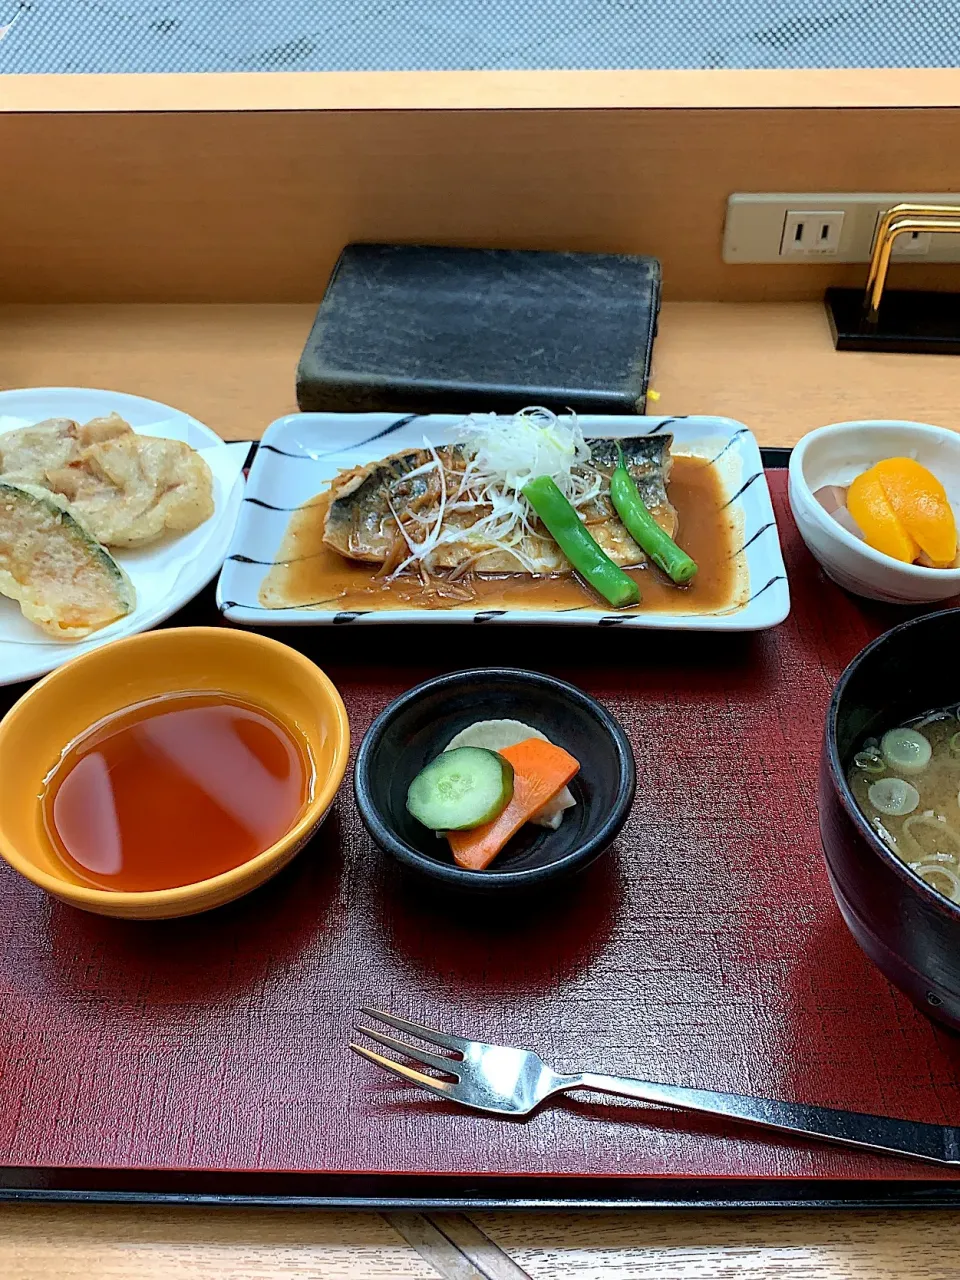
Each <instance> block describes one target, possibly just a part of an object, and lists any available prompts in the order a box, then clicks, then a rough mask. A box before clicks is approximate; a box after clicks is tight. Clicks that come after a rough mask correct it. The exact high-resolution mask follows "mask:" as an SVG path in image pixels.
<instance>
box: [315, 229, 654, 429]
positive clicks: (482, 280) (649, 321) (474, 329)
mask: <svg viewBox="0 0 960 1280" xmlns="http://www.w3.org/2000/svg"><path fill="white" fill-rule="evenodd" d="M659 307H660V263H659V262H658V261H657V260H656V258H647V257H634V256H628V255H623V254H605V253H548V252H539V251H533V250H511V249H489V250H485V249H461V248H443V247H439V246H434V245H391V244H351V245H347V247H346V248H345V249H344V251H343V253H342V254H341V255H340V259H339V261H338V263H337V265H336V267H335V268H334V271H333V275H332V276H331V278H330V282H329V284H328V286H327V291H326V293H325V295H324V298H323V302H322V303H321V305H320V309H319V311H318V312H317V318H316V320H315V322H314V325H313V329H312V331H311V333H310V337H309V339H308V341H307V345H306V347H305V348H304V351H303V355H302V356H301V358H300V364H299V367H298V369H297V401H298V403H299V405H300V408H301V409H302V410H304V411H320V410H325V411H335V412H346V413H350V412H354V413H355V412H365V411H370V410H398V411H401V412H414V413H428V412H436V411H440V412H442V411H455V412H456V411H463V412H471V411H488V410H498V411H503V412H515V411H516V410H518V409H522V408H524V406H526V405H544V406H545V407H546V408H549V409H553V410H555V411H557V412H559V411H561V410H563V409H567V408H570V409H574V410H576V411H577V412H579V413H643V412H644V410H645V406H646V394H647V382H648V379H649V373H650V355H651V350H652V347H653V339H654V335H655V333H656V323H657V313H658V311H659Z"/></svg>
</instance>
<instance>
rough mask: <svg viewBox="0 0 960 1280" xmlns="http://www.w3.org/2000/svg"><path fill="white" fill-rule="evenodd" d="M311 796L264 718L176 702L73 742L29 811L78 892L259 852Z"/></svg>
mask: <svg viewBox="0 0 960 1280" xmlns="http://www.w3.org/2000/svg"><path fill="white" fill-rule="evenodd" d="M312 787H313V766H312V762H311V760H310V758H309V753H308V748H307V745H306V743H305V742H301V741H299V740H298V739H297V737H296V736H295V735H294V733H293V732H291V730H289V729H288V728H286V727H285V726H284V725H283V724H281V723H280V722H279V721H278V720H276V719H275V718H274V717H273V716H272V715H270V714H269V713H268V712H266V711H264V710H262V709H261V708H259V707H254V706H250V705H249V704H247V703H245V702H241V701H240V700H239V699H234V698H231V697H229V696H228V695H226V694H221V693H185V694H175V695H171V696H169V697H163V698H155V699H152V700H150V701H148V702H142V703H140V704H138V705H136V706H133V707H129V708H127V709H125V710H124V711H121V712H119V713H117V714H115V715H113V716H109V717H107V718H106V719H105V720H103V721H101V722H100V723H99V724H98V725H95V726H94V727H93V728H92V729H90V730H89V731H88V732H87V733H85V734H83V735H81V736H80V737H79V738H77V739H76V740H75V741H74V742H72V743H71V744H70V746H69V747H68V748H67V749H66V750H65V751H64V753H63V755H62V756H61V758H60V761H59V762H58V764H57V765H56V766H55V768H54V769H53V770H52V772H51V773H50V775H49V776H48V778H47V779H46V786H45V788H44V793H43V796H42V800H41V804H42V812H43V821H44V825H45V827H46V831H47V835H48V837H49V839H50V840H51V842H52V844H53V847H54V849H55V850H56V852H57V854H58V855H59V857H60V858H61V860H62V861H63V862H64V863H65V864H66V865H67V867H69V869H70V870H71V871H72V872H74V874H75V875H77V876H79V877H80V878H81V879H82V880H83V881H85V882H86V883H88V884H90V885H93V886H95V887H96V888H98V889H116V890H122V891H137V890H148V889H172V888H176V887H177V886H179V885H185V884H194V883H195V882H196V881H198V880H206V879H208V878H209V877H210V876H216V875H219V874H220V873H221V872H224V871H229V870H230V869H231V868H233V867H237V866H240V864H241V863H244V862H247V861H249V860H250V859H251V858H253V857H255V856H256V855H257V854H259V853H262V852H263V851H264V850H265V849H267V848H269V846H270V845H271V844H273V843H274V842H275V841H276V840H278V839H280V837H281V836H283V835H284V834H285V833H286V832H287V831H289V830H290V828H291V827H292V826H293V825H294V823H295V822H296V821H297V819H298V818H299V816H300V814H301V813H302V812H303V808H304V805H305V804H306V802H307V801H308V799H309V797H310V793H311V790H312Z"/></svg>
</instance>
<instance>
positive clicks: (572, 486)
mask: <svg viewBox="0 0 960 1280" xmlns="http://www.w3.org/2000/svg"><path fill="white" fill-rule="evenodd" d="M453 434H454V438H455V440H456V441H457V444H458V445H459V446H460V453H461V455H462V461H463V464H464V465H463V469H462V470H461V469H460V468H459V467H450V466H449V465H444V460H443V459H442V458H441V456H440V454H439V452H438V450H437V448H435V447H434V445H433V444H432V443H431V442H430V441H429V440H428V439H426V438H424V442H423V444H424V448H425V449H426V450H427V451H428V452H429V453H430V461H429V462H425V463H424V464H423V465H422V466H421V467H418V468H417V470H416V471H411V472H408V473H407V476H406V477H405V479H408V480H409V479H412V478H414V477H416V476H420V475H435V476H436V477H437V480H438V489H439V492H438V505H437V506H436V507H435V506H433V505H431V506H430V508H429V510H426V511H422V512H421V511H418V510H416V508H415V506H413V504H412V509H411V510H410V511H409V512H406V513H404V515H403V518H401V516H400V514H399V513H398V512H397V511H396V510H395V509H394V508H393V506H391V508H390V511H391V514H392V516H393V518H394V519H395V520H396V522H397V526H398V527H399V529H400V533H401V534H402V536H403V539H404V542H405V543H406V546H407V551H408V554H407V556H406V558H405V559H403V560H402V561H401V563H400V564H398V565H397V567H396V568H395V569H394V571H393V573H392V574H391V575H390V576H391V578H396V577H399V576H400V575H401V574H403V573H406V572H407V571H409V570H411V569H413V568H416V569H417V570H418V571H419V572H420V574H421V576H426V575H429V574H430V573H431V572H432V571H433V570H434V569H435V567H436V565H437V563H438V559H439V552H440V551H441V550H442V548H443V547H445V546H449V545H450V544H453V543H456V544H457V545H461V546H462V545H466V546H468V547H471V548H475V551H476V554H475V555H474V556H472V557H470V558H468V559H467V560H465V561H464V562H463V563H462V564H460V565H459V566H458V568H457V569H456V570H455V572H454V573H453V574H452V575H451V578H455V577H462V576H463V575H464V574H465V573H469V571H470V570H471V568H472V567H473V566H474V564H475V563H476V561H477V560H479V559H480V558H481V557H482V556H485V555H488V554H490V553H491V552H496V551H500V552H506V553H508V554H509V555H511V556H513V558H514V559H515V561H516V562H517V564H518V566H520V567H522V568H524V569H526V570H527V571H528V572H530V573H536V572H538V566H537V564H536V563H535V562H534V560H533V559H532V557H531V556H530V554H529V553H528V552H529V548H530V547H531V545H532V546H533V547H536V546H537V543H536V542H533V543H531V541H530V540H531V539H537V538H539V537H540V536H541V535H540V534H539V533H538V532H537V530H536V528H535V518H534V517H533V514H532V511H531V508H530V506H529V504H528V502H527V500H526V498H524V497H523V495H522V493H521V492H520V490H521V489H522V488H523V486H524V485H525V484H526V483H527V482H528V481H529V480H532V479H534V478H535V477H537V476H550V477H551V478H552V479H553V480H554V482H555V483H556V485H557V487H558V488H559V489H560V490H561V492H562V493H563V494H564V495H565V497H566V498H567V499H568V500H569V501H570V502H571V504H572V505H573V506H574V507H575V508H576V509H578V510H580V509H582V508H584V507H585V506H586V505H587V504H588V503H590V502H592V501H593V500H594V499H595V498H597V497H598V495H599V494H600V490H601V487H602V483H603V482H602V479H601V476H600V475H599V473H598V472H597V471H596V470H595V469H593V468H590V467H589V463H590V460H591V455H590V446H589V445H588V444H587V442H586V441H585V440H584V438H583V432H582V431H581V429H580V426H579V423H578V422H577V418H576V415H575V414H571V415H570V416H569V417H565V418H562V419H561V418H558V417H557V416H556V414H554V413H551V412H550V410H549V409H541V408H532V409H523V410H521V411H520V413H517V414H514V415H513V416H512V417H501V416H498V415H496V414H471V415H470V416H469V417H467V418H465V419H464V421H463V422H462V423H460V425H459V427H458V428H457V430H456V431H455V432H454V433H453ZM440 447H441V449H444V450H447V449H448V448H449V446H440ZM447 458H448V459H449V458H450V455H449V453H448V454H447Z"/></svg>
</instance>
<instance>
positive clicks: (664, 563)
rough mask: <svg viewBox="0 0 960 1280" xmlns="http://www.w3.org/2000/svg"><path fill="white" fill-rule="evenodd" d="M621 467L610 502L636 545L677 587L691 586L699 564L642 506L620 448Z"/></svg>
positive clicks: (611, 491)
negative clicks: (689, 584) (690, 582)
mask: <svg viewBox="0 0 960 1280" xmlns="http://www.w3.org/2000/svg"><path fill="white" fill-rule="evenodd" d="M617 453H618V454H619V455H620V463H619V466H618V467H617V469H616V471H614V473H613V475H612V476H611V477H610V500H611V501H612V503H613V505H614V507H615V509H616V512H617V515H618V516H619V517H620V519H621V520H622V521H623V523H624V525H625V526H626V529H627V532H628V533H629V534H630V537H631V538H632V539H633V540H634V542H635V543H637V545H638V546H639V547H640V548H641V550H643V551H645V552H646V553H647V555H648V556H649V557H650V559H651V560H652V561H653V562H654V564H657V565H659V566H660V568H661V569H662V570H663V571H664V573H666V574H667V575H668V576H669V577H671V578H672V579H673V581H674V582H675V583H676V584H677V585H678V586H683V584H684V583H685V582H689V581H690V579H691V578H692V577H693V575H694V574H695V573H696V572H697V563H696V561H695V560H691V559H690V557H689V556H688V555H687V553H686V552H685V551H683V550H682V549H681V548H680V547H678V546H677V544H676V543H675V542H674V540H673V539H672V538H671V537H670V535H669V534H668V533H665V532H664V531H663V529H661V528H660V526H659V525H658V524H657V522H656V520H654V518H653V516H652V515H651V514H650V512H649V511H648V510H647V508H646V507H645V506H644V505H643V499H642V498H641V497H640V490H639V489H638V488H637V486H636V483H635V481H634V479H633V476H632V475H631V474H630V472H629V471H628V470H627V464H626V463H625V462H624V460H623V450H622V449H621V448H620V446H619V445H617Z"/></svg>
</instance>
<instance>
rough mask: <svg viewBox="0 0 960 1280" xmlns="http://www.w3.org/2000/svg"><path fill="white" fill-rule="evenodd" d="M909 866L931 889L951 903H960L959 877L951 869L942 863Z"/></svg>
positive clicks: (911, 864) (923, 863)
mask: <svg viewBox="0 0 960 1280" xmlns="http://www.w3.org/2000/svg"><path fill="white" fill-rule="evenodd" d="M910 866H911V868H912V869H913V870H914V871H915V872H916V873H917V875H918V876H919V877H920V879H921V880H924V881H925V882H926V883H927V884H928V885H929V886H930V888H931V889H936V891H937V893H940V894H942V895H943V896H944V897H945V898H949V899H950V901H951V902H960V875H958V874H957V872H956V870H955V869H954V868H953V867H950V866H946V865H945V864H944V863H942V862H911V863H910Z"/></svg>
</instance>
